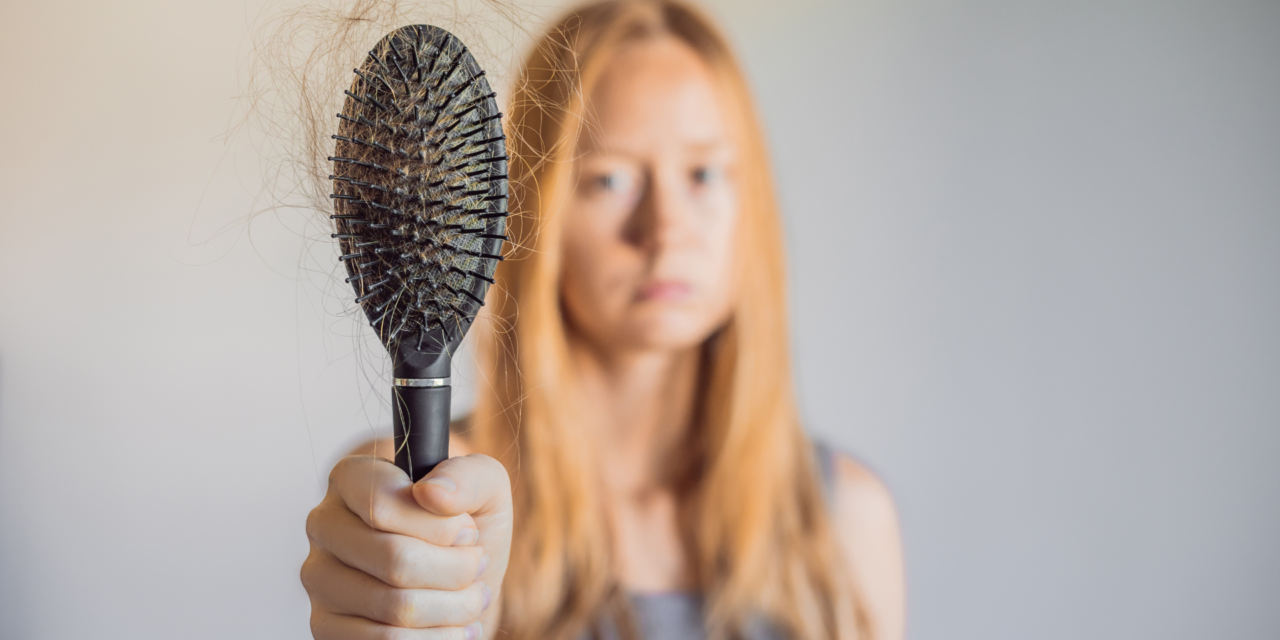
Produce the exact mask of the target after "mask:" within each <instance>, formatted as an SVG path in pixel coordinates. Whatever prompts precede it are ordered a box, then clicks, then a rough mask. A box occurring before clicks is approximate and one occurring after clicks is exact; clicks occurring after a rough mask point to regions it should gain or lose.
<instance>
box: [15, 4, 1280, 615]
mask: <svg viewBox="0 0 1280 640" xmlns="http://www.w3.org/2000/svg"><path fill="white" fill-rule="evenodd" d="M260 9H261V5H259V4H258V3H254V4H251V5H248V6H246V5H245V4H244V3H242V2H221V3H204V4H202V5H196V4H193V3H174V2H165V1H161V0H155V1H146V0H128V1H119V2H112V3H73V4H68V5H56V6H55V5H53V4H50V3H17V2H7V3H6V4H5V7H4V18H5V19H4V20H3V21H0V50H2V51H3V60H5V64H3V65H0V84H2V85H3V86H4V87H6V90H5V96H6V100H4V107H3V111H2V113H3V116H4V117H3V118H0V135H2V138H0V139H2V140H3V141H4V149H5V151H6V153H4V154H3V157H2V158H0V187H2V189H0V192H3V193H4V200H3V203H2V204H0V239H2V240H0V241H2V242H3V245H4V246H3V250H0V300H2V301H3V302H0V637H4V638H20V639H28V638H30V639H43V638H68V637H77V636H92V637H103V638H172V637H182V638H229V637H236V638H303V637H306V636H307V627H306V615H307V610H308V609H307V604H306V599H305V595H304V593H303V592H302V589H301V587H300V586H299V585H298V581H297V577H296V576H297V568H298V566H299V563H300V562H301V560H302V558H303V557H304V556H305V553H306V545H305V537H304V536H303V532H302V522H303V518H304V516H305V514H306V512H307V511H308V510H309V508H310V507H311V506H312V505H313V504H314V503H315V502H316V501H317V500H318V498H319V496H320V493H321V490H322V486H323V477H324V473H325V469H326V467H327V466H328V465H329V464H330V463H331V462H332V460H333V459H334V458H335V456H337V455H339V453H340V452H341V451H342V450H343V449H344V448H345V447H347V446H349V445H350V444H351V443H352V442H354V441H356V440H359V439H361V438H364V437H367V436H368V434H369V433H371V429H372V428H373V427H371V426H370V425H380V424H385V416H384V415H383V414H382V413H381V412H382V409H381V406H380V405H379V404H378V399H379V398H380V397H381V396H382V395H383V393H384V391H383V389H382V387H381V385H380V384H379V383H377V381H376V380H370V379H369V376H370V375H373V374H376V370H377V365H378V360H377V357H376V356H377V354H376V352H373V353H371V352H369V351H367V350H365V349H364V348H363V347H362V346H361V345H362V344H363V341H362V339H361V336H362V335H363V334H362V333H361V329H360V328H359V327H358V325H357V324H356V323H354V322H353V321H351V320H350V319H349V318H344V317H341V316H335V315H334V314H333V313H332V312H333V311H334V310H335V309H339V308H341V307H342V305H343V298H342V296H341V295H340V291H338V290H336V289H333V288H331V287H328V286H327V285H326V283H327V279H326V277H325V273H324V271H323V269H324V268H327V265H328V262H327V261H328V260H329V259H330V258H331V256H330V254H329V253H328V251H329V249H328V247H326V246H323V245H317V244H315V243H311V242H310V241H309V240H308V238H310V237H314V236H319V235H323V234H322V229H320V227H319V226H318V225H316V224H314V223H313V222H310V221H307V220H305V219H303V218H301V217H300V214H298V213H297V212H291V211H287V210H286V211H280V212H275V213H271V214H267V215H263V216H259V217H257V218H255V219H254V222H253V223H252V224H248V223H246V222H245V213H246V212H247V211H249V210H251V209H253V208H254V207H255V206H257V205H260V204H261V202H255V199H254V198H255V195H256V194H258V187H259V181H260V180H261V172H260V167H259V166H258V164H257V159H258V158H259V157H260V155H261V154H260V152H259V149H257V148H255V147H254V145H253V143H252V141H251V140H246V139H240V138H238V139H236V140H235V141H233V142H232V143H231V144H224V143H222V142H220V141H217V140H216V139H215V138H216V137H217V136H218V135H219V134H222V133H223V132H225V131H226V130H227V128H228V126H229V124H230V121H231V117H232V114H233V113H234V111H235V103H234V101H233V100H232V99H231V97H232V96H234V95H236V94H237V93H238V92H239V90H240V87H241V86H242V82H243V75H238V74H243V71H244V69H243V66H242V65H240V66H238V65H239V63H240V61H241V60H242V58H243V55H244V53H245V51H246V50H247V46H248V33H249V25H250V24H253V23H254V22H255V20H257V19H258V17H259V13H258V12H259V11H260ZM712 9H713V11H714V12H715V13H716V14H717V15H719V16H721V17H722V18H723V20H724V22H725V24H726V26H727V27H728V28H729V30H730V32H731V33H732V35H733V37H734V38H735V39H736V41H737V42H738V44H739V45H740V47H741V49H742V52H743V54H744V56H745V59H746V61H747V65H748V67H749V71H750V74H751V76H752V78H753V82H754V84H755V87H756V92H757V95H758V98H759V101H760V105H761V108H762V111H763V114H764V117H765V120H766V122H767V125H768V127H769V134H770V139H771V141H772V145H773V150H774V162H775V166H776V168H777V172H778V175H779V178H780V182H781V191H782V197H783V201H784V203H785V207H786V211H787V216H788V218H787V228H788V244H789V246H790V247H791V251H792V273H791V280H792V282H793V283H794V290H793V291H794V293H793V297H794V299H793V306H792V309H793V317H794V319H795V323H794V337H795V344H796V347H797V359H798V364H799V367H798V368H799V371H798V376H799V380H800V384H801V393H802V399H803V406H804V410H805V414H806V419H807V420H808V422H809V424H810V425H811V426H812V429H813V431H814V432H815V433H816V434H819V435H820V436H823V437H826V438H828V439H830V440H832V441H834V442H835V443H837V444H839V445H840V446H842V447H844V448H846V449H848V450H850V451H852V452H855V453H856V454H858V455H859V456H861V457H862V458H863V459H865V460H866V461H867V463H868V464H870V465H871V466H872V467H873V468H875V469H877V470H878V471H879V472H880V473H881V474H882V475H883V476H884V478H885V479H886V481H887V482H888V483H889V485H890V487H891V488H892V489H893V491H894V493H895V495H896V497H897V500H898V502H899V505H900V509H901V512H902V518H903V522H904V527H905V535H906V545H907V554H908V556H907V559H908V570H909V588H910V625H909V626H910V635H911V637H913V638H917V639H922V640H923V639H930V638H939V639H941V638H947V639H955V638H974V639H979V638H981V639H984V640H985V639H993V638H1001V639H1011V640H1012V639H1021V638H1046V639H1050V638H1078V637H1090V638H1135V637H1144V638H1145V637H1160V638H1170V639H1172V638H1187V639H1190V638H1202V637H1224V638H1258V639H1261V638H1275V637H1280V608H1278V607H1276V606H1275V605H1276V602H1278V601H1280V545H1278V544H1277V540H1280V465H1278V464H1277V463H1280V331H1278V330H1277V329H1278V328H1280V73H1277V71H1276V70H1277V68H1280V4H1277V3H1275V2H1267V3H1263V2H1257V3H1249V2H1243V1H1237V0H1231V1H1221V2H1197V3H1191V2H1139V1H1135V0H1120V1H1110V2H1087V1H1086V2H1068V3H1063V2H1049V1H1035V2H999V1H995V0H980V1H973V2H948V1H946V0H903V1H898V2H888V1H885V0H859V1H857V2H851V3H847V4H835V3H822V2H816V1H810V0H805V1H798V2H788V3H775V2H765V1H763V0H759V1H756V0H752V1H751V2H734V3H730V2H717V3H714V4H713V6H712ZM519 46H520V43H518V42H517V43H516V47H517V48H518V47H519ZM513 50H514V49H513ZM362 361H363V362H365V364H364V365H363V366H362V365H361V362H362ZM371 371H372V373H371Z"/></svg>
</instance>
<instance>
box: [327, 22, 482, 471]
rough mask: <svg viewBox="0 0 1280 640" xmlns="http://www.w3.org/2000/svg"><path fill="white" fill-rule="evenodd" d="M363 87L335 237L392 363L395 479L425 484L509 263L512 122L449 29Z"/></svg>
mask: <svg viewBox="0 0 1280 640" xmlns="http://www.w3.org/2000/svg"><path fill="white" fill-rule="evenodd" d="M355 74H356V79H355V81H354V82H353V83H352V85H351V89H350V90H349V91H347V92H346V95H347V99H346V104H345V105H344V106H343V108H342V113H340V114H338V118H339V123H338V134H337V135H335V136H333V138H334V139H335V140H337V141H338V142H337V145H336V148H335V150H334V155H333V157H331V158H329V160H331V161H332V162H333V171H334V175H332V176H329V178H330V179H331V180H333V184H334V193H333V195H332V196H330V197H332V198H333V200H334V211H335V213H334V215H333V216H331V217H332V218H333V219H334V220H335V226H336V231H337V233H335V234H333V237H334V238H337V239H338V241H339V243H340V246H341V249H342V251H341V253H342V257H340V258H339V260H341V261H343V262H344V263H345V264H346V270H347V275H348V276H349V277H348V278H347V282H349V283H351V285H352V286H353V287H354V288H355V292H356V302H357V303H358V304H359V305H360V306H361V308H362V309H363V310H364V313H365V315H366V316H368V318H369V323H370V324H371V325H372V326H373V328H374V330H375V331H377V333H378V337H379V338H380V339H381V340H382V343H383V344H384V345H385V346H386V348H387V350H388V352H390V354H391V363H392V376H393V377H394V379H395V380H394V387H393V391H392V405H393V406H392V413H393V415H394V419H395V446H396V456H395V458H396V466H398V467H400V468H401V469H404V470H405V472H407V473H408V474H409V477H410V478H412V479H413V480H414V481H415V482H416V481H417V480H418V479H419V478H421V477H422V476H424V475H426V474H427V473H428V472H429V471H431V469H432V468H434V467H435V466H436V464H438V463H439V462H440V461H442V460H444V459H445V458H447V457H449V397H450V393H451V388H450V386H449V370H450V365H449V361H450V359H451V357H452V354H453V353H454V351H455V350H456V349H457V347H458V345H459V343H460V342H461V341H462V336H463V335H464V334H465V333H466V332H467V329H468V328H469V327H470V326H471V323H472V321H474V320H475V317H476V313H477V312H478V311H479V310H480V307H481V306H482V305H483V304H484V297H485V293H486V292H487V291H488V289H489V285H490V284H492V283H493V272H494V269H495V268H496V267H497V264H498V261H499V260H501V259H502V255H501V253H502V243H503V241H504V240H506V236H505V235H503V233H504V231H505V229H506V216H507V156H506V142H505V138H504V136H503V134H502V123H501V118H502V114H501V113H499V112H498V104H497V102H496V101H495V100H494V93H493V92H492V91H490V89H489V83H488V81H487V80H486V79H485V78H484V71H482V70H481V69H480V67H479V65H477V64H476V61H475V59H474V58H473V57H472V56H471V53H470V52H468V51H467V48H466V47H465V46H463V44H462V43H461V42H460V41H458V39H457V38H455V37H454V36H453V34H451V33H449V32H447V31H445V30H443V29H440V28H438V27H432V26H426V25H413V26H408V27H403V28H401V29H397V30H396V31H393V32H392V33H391V34H389V35H387V36H386V37H385V38H383V39H382V41H381V42H379V43H378V44H377V46H375V47H374V49H373V50H372V51H370V52H369V56H368V57H367V58H366V59H365V62H364V64H363V65H361V67H360V68H359V69H355Z"/></svg>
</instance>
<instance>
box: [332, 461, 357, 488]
mask: <svg viewBox="0 0 1280 640" xmlns="http://www.w3.org/2000/svg"><path fill="white" fill-rule="evenodd" d="M351 464H352V463H351V456H346V457H344V458H341V459H339V460H338V463H337V464H335V465H333V468H332V469H330V470H329V485H330V486H332V485H334V484H336V483H338V482H341V481H342V477H343V476H345V475H346V474H347V470H348V469H350V468H351Z"/></svg>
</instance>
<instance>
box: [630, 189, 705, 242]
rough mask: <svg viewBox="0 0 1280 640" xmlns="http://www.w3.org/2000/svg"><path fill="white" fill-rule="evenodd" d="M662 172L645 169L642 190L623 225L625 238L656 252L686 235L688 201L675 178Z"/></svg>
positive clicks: (679, 240)
mask: <svg viewBox="0 0 1280 640" xmlns="http://www.w3.org/2000/svg"><path fill="white" fill-rule="evenodd" d="M666 173H667V172H661V171H653V170H652V169H651V170H649V171H648V172H647V175H646V176H645V178H646V179H645V186H644V191H643V192H642V193H641V196H640V200H639V202H637V203H636V208H635V211H633V212H632V214H631V219H630V220H629V221H628V225H627V230H626V236H627V239H628V241H629V242H631V244H633V245H635V246H636V247H638V248H640V249H642V250H644V251H646V252H649V253H660V252H661V251H662V250H663V249H666V248H668V247H671V246H672V245H677V244H679V243H680V242H682V241H683V240H684V238H685V237H686V236H687V235H688V225H689V222H690V220H689V218H690V216H689V211H688V203H687V202H686V201H685V200H686V199H685V198H684V197H683V194H682V193H681V191H680V186H681V185H680V183H679V181H678V179H675V177H674V176H670V175H666Z"/></svg>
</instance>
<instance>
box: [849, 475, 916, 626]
mask: <svg viewBox="0 0 1280 640" xmlns="http://www.w3.org/2000/svg"><path fill="white" fill-rule="evenodd" d="M834 466H835V469H834V471H835V478H834V479H835V487H834V495H833V496H832V505H831V507H832V516H833V520H834V524H835V526H836V531H837V533H836V535H837V537H838V538H839V540H840V543H841V547H842V550H843V551H844V553H845V560H846V562H848V565H849V573H850V575H851V576H852V577H853V582H854V585H855V587H856V588H857V590H858V592H859V594H860V595H861V596H862V599H863V601H864V603H865V605H866V609H867V614H868V616H869V618H870V622H871V625H872V628H873V635H872V637H873V638H876V639H877V640H899V639H900V638H902V637H903V635H904V632H905V626H906V584H905V581H906V578H905V575H904V574H905V571H904V569H905V568H904V565H903V558H902V533H901V528H900V527H899V524H898V509H897V507H896V506H895V505H894V502H893V496H892V495H891V494H890V493H889V489H888V487H886V486H885V484H884V482H883V481H882V480H881V479H880V478H879V476H877V475H876V474H874V473H872V472H871V470H870V469H867V468H866V467H865V466H863V465H862V464H860V463H858V461H856V460H854V459H853V458H851V457H849V456H846V455H843V454H840V455H837V456H836V459H835V465H834Z"/></svg>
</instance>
